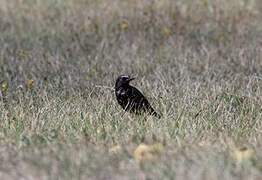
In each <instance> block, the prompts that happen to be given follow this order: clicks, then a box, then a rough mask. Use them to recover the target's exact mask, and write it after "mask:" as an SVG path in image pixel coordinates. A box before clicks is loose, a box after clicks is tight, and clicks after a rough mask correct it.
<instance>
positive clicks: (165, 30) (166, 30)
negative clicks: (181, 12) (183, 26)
mask: <svg viewBox="0 0 262 180" xmlns="http://www.w3.org/2000/svg"><path fill="white" fill-rule="evenodd" d="M162 33H163V34H164V35H165V36H167V37H168V36H170V35H171V33H172V31H171V29H170V28H169V27H164V28H163V29H162Z"/></svg>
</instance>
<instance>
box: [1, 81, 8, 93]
mask: <svg viewBox="0 0 262 180" xmlns="http://www.w3.org/2000/svg"><path fill="white" fill-rule="evenodd" d="M1 90H2V92H3V93H4V92H6V91H7V90H8V83H7V82H6V81H3V82H2V83H1Z"/></svg>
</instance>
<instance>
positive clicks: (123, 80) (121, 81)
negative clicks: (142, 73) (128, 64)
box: [115, 75, 135, 88]
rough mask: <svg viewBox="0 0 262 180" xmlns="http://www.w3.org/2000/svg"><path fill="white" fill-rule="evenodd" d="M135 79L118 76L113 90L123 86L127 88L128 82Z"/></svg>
mask: <svg viewBox="0 0 262 180" xmlns="http://www.w3.org/2000/svg"><path fill="white" fill-rule="evenodd" d="M134 79H135V78H131V77H130V76H128V75H121V76H118V78H117V80H116V84H115V88H119V87H123V86H128V85H129V82H130V81H132V80H134Z"/></svg>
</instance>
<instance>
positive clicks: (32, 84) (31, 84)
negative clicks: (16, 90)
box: [26, 79, 35, 89]
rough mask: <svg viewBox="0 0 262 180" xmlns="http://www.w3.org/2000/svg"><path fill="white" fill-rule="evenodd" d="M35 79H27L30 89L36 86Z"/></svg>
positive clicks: (27, 85)
mask: <svg viewBox="0 0 262 180" xmlns="http://www.w3.org/2000/svg"><path fill="white" fill-rule="evenodd" d="M34 83H35V82H34V80H33V79H28V80H27V81H26V87H27V88H28V89H32V88H33V87H34Z"/></svg>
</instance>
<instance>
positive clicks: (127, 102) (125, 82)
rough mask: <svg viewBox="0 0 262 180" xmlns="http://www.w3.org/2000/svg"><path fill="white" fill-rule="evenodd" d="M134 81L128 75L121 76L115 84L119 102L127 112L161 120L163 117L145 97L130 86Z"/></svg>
mask: <svg viewBox="0 0 262 180" xmlns="http://www.w3.org/2000/svg"><path fill="white" fill-rule="evenodd" d="M134 79H135V78H131V77H130V76H128V75H121V76H119V77H118V78H117V80H116V84H115V94H116V99H117V102H118V103H119V104H120V105H121V106H122V108H123V109H124V110H125V111H129V112H132V113H136V114H141V113H142V112H145V113H148V114H150V115H154V116H156V117H158V118H160V117H161V116H160V115H159V114H158V113H157V112H156V111H155V110H154V109H153V108H152V106H151V105H150V104H149V102H148V100H147V99H146V98H145V96H144V95H143V94H142V93H141V92H140V91H139V90H138V89H137V88H135V87H133V86H131V85H130V84H129V82H130V81H132V80H134Z"/></svg>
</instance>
